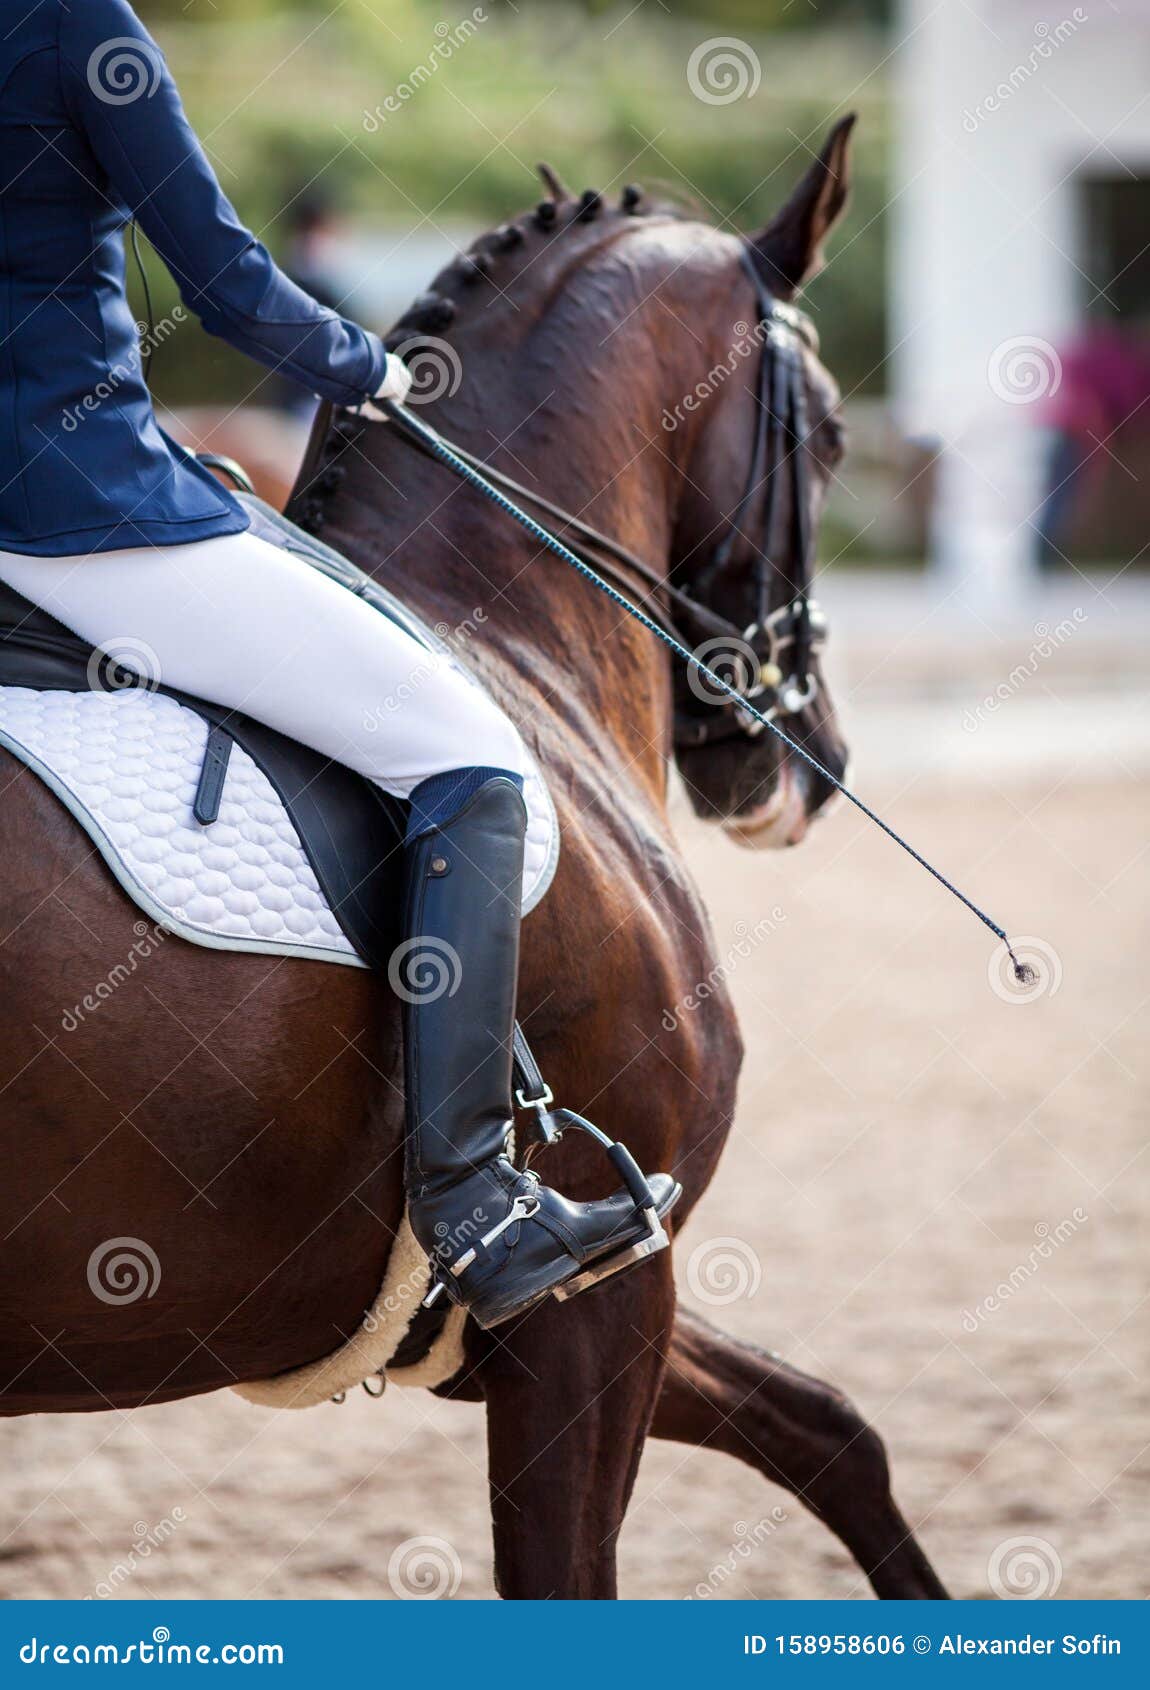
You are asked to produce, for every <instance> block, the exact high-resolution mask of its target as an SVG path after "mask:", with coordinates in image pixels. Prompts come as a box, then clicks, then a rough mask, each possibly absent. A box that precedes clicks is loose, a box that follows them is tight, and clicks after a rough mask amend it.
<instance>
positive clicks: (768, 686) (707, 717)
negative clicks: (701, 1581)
mask: <svg viewBox="0 0 1150 1690" xmlns="http://www.w3.org/2000/svg"><path fill="white" fill-rule="evenodd" d="M742 256H743V267H744V269H745V270H746V271H747V273H748V275H749V276H750V278H751V284H752V286H753V287H754V290H755V303H756V307H757V313H758V332H759V333H760V334H761V335H762V337H763V341H762V355H761V357H760V360H759V370H758V376H757V379H756V384H755V435H754V444H753V446H752V450H751V463H750V468H749V469H748V471H747V479H746V482H745V484H744V487H743V492H742V495H741V497H740V499H739V502H738V504H737V505H736V506H735V509H734V512H733V513H732V515H731V516H730V518H729V519H728V522H727V528H726V532H725V533H724V535H723V537H722V539H721V540H720V541H719V543H718V545H717V546H716V547H715V549H714V551H713V553H712V554H711V557H710V559H709V561H708V563H707V565H706V567H705V568H704V569H703V571H702V573H701V574H700V576H699V577H698V579H697V580H696V581H695V583H694V591H695V593H696V594H697V595H699V597H700V600H702V595H703V594H705V592H706V589H707V588H708V587H709V586H710V584H711V583H712V581H714V580H715V579H716V577H718V576H720V575H721V574H722V572H723V570H724V569H725V568H726V566H727V565H728V563H729V562H730V559H731V555H732V553H733V551H734V549H735V545H736V543H737V542H738V541H739V540H740V539H746V535H745V533H744V523H745V521H746V519H747V518H748V517H749V515H750V513H751V510H752V508H753V507H754V504H755V501H756V498H757V497H758V494H759V491H760V489H761V488H763V487H764V485H765V489H766V493H765V505H764V510H763V519H762V526H761V529H760V536H761V537H760V538H759V539H758V540H757V541H753V542H752V544H753V547H754V552H753V560H752V590H753V595H754V597H753V616H752V620H751V621H750V622H749V623H748V624H747V626H746V627H744V628H743V629H742V631H741V633H738V643H737V644H735V645H733V646H732V648H731V651H730V652H729V653H727V654H724V655H725V656H726V658H727V662H728V663H729V664H730V665H731V666H732V667H733V668H734V670H735V684H736V685H737V686H738V690H739V691H740V692H742V693H743V694H744V695H745V696H746V697H747V698H750V699H753V700H754V702H755V704H756V705H757V707H758V709H759V710H760V712H761V713H762V714H763V715H764V716H766V717H768V718H769V719H770V720H774V719H775V718H776V717H779V716H783V717H786V716H795V715H797V714H798V713H799V711H801V710H804V709H806V707H807V706H808V705H810V704H813V703H814V701H815V699H816V698H817V697H818V692H819V682H818V677H817V676H816V675H815V673H814V668H813V664H814V659H815V657H816V656H817V654H818V652H819V651H820V650H821V648H822V646H823V645H824V644H825V641H826V637H827V623H826V618H825V617H824V616H823V613H822V610H821V608H820V606H819V604H818V601H817V600H816V599H814V598H813V597H812V596H811V587H812V585H813V580H814V536H813V534H812V532H811V523H810V487H809V483H808V472H807V463H806V457H805V447H806V439H807V402H806V389H805V385H804V380H803V357H802V348H803V346H807V347H809V348H810V349H811V350H812V351H817V347H818V343H817V339H816V336H815V332H814V328H813V326H812V325H811V323H810V322H809V321H808V319H807V318H806V317H804V316H803V314H802V313H801V312H799V311H796V310H794V308H793V307H792V306H789V305H784V304H783V303H782V302H781V301H780V300H778V299H776V298H775V297H774V295H773V294H772V293H770V292H769V290H768V289H767V288H766V286H765V285H764V283H763V280H762V278H761V277H760V275H759V273H758V270H757V268H756V265H755V261H754V258H753V256H752V255H751V253H750V251H749V250H748V249H747V248H746V247H744V249H743V255H742ZM788 466H789V469H790V483H791V521H790V528H789V533H788V535H787V544H786V553H785V558H784V559H783V560H781V561H779V562H776V560H775V557H774V555H773V544H774V539H775V534H776V530H777V528H778V513H779V504H780V501H779V489H780V485H781V482H782V477H783V472H784V470H785V469H786V468H787V467H788ZM776 581H781V582H782V584H783V587H784V590H785V597H784V599H783V602H782V603H781V604H778V605H775V606H774V607H772V597H773V591H774V588H775V584H776ZM703 602H705V601H703ZM732 631H733V632H738V630H735V629H734V627H733V625H732ZM713 661H714V659H712V662H713ZM762 731H763V724H762V723H759V722H755V721H754V720H752V719H750V718H748V717H747V716H746V715H744V714H743V713H742V712H741V711H738V710H735V709H733V708H732V707H731V706H730V705H729V704H725V705H720V706H719V707H718V708H715V709H710V710H708V711H707V712H706V713H705V714H700V713H699V712H696V711H691V712H688V711H685V710H680V711H677V712H676V718H675V743H676V745H678V746H701V745H709V744H713V743H714V742H715V741H716V740H720V739H727V738H730V737H731V736H732V735H733V734H736V733H740V732H742V733H747V734H752V735H754V734H759V733H761V732H762Z"/></svg>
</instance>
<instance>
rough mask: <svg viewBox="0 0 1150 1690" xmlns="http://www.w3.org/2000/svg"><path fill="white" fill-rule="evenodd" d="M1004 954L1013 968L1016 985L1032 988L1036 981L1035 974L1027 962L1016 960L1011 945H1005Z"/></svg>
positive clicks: (1036, 975)
mask: <svg viewBox="0 0 1150 1690" xmlns="http://www.w3.org/2000/svg"><path fill="white" fill-rule="evenodd" d="M1006 954H1007V956H1008V957H1009V958H1010V961H1011V963H1012V965H1013V967H1014V978H1015V981H1016V982H1017V984H1018V985H1020V986H1032V985H1033V984H1034V982H1035V981H1036V980H1037V979H1038V974H1037V972H1036V971H1035V970H1034V969H1033V968H1032V967H1031V966H1030V964H1029V963H1028V962H1019V960H1018V958H1017V957H1016V956H1015V954H1014V947H1013V945H1007V947H1006Z"/></svg>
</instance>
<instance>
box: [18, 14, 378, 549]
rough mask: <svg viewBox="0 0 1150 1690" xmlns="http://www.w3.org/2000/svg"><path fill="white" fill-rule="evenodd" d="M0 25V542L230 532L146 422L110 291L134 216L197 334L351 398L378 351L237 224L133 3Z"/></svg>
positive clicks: (199, 536) (71, 545) (370, 377)
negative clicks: (197, 324)
mask: <svg viewBox="0 0 1150 1690" xmlns="http://www.w3.org/2000/svg"><path fill="white" fill-rule="evenodd" d="M2 21H3V29H2V30H0V550H6V551H12V552H28V553H34V554H36V555H38V556H48V557H54V556H62V555H65V554H68V553H75V552H91V551H107V550H109V549H111V548H113V547H132V546H146V545H171V544H179V543H181V542H186V541H191V540H204V539H209V538H211V537H213V536H215V535H219V534H234V533H238V532H239V531H240V530H241V529H244V528H246V527H247V526H248V520H249V519H248V517H247V515H246V513H245V512H244V510H243V508H242V506H241V505H240V504H239V503H238V502H237V501H236V500H235V499H233V498H232V497H231V495H230V494H229V493H227V492H226V491H225V490H224V489H223V488H222V487H221V486H220V484H219V483H218V482H217V481H216V480H215V478H214V477H213V476H212V475H210V474H209V473H208V471H207V470H205V469H202V468H201V467H200V466H199V465H198V464H197V463H196V461H195V459H194V458H193V457H192V456H191V455H190V454H189V453H187V452H185V451H184V450H183V448H182V447H180V446H178V445H176V444H175V443H174V442H173V441H172V440H170V439H169V438H168V436H167V435H166V434H165V433H164V431H163V430H162V429H161V428H160V427H159V426H158V425H157V423H156V419H155V416H154V415H153V412H152V403H151V399H150V397H149V395H148V390H147V388H146V386H145V384H144V380H143V375H142V373H141V363H140V357H139V350H138V335H137V329H136V324H135V322H134V320H133V316H132V312H131V311H130V309H129V307H128V301H127V297H126V294H125V290H124V270H125V254H124V230H125V227H126V225H127V224H128V222H129V220H130V218H131V217H132V216H133V215H134V216H135V217H136V218H137V219H138V221H139V224H140V227H141V228H142V229H143V230H144V232H145V234H146V235H147V237H148V239H149V240H150V241H151V243H152V245H153V246H154V247H155V248H156V251H157V252H158V253H159V254H160V255H161V257H162V258H163V260H164V262H165V264H167V266H168V268H169V269H170V270H171V272H172V275H173V276H174V277H175V279H176V282H177V284H178V286H179V290H180V295H181V298H182V299H183V302H184V304H185V306H187V308H188V309H189V310H190V311H193V312H194V313H195V314H196V315H197V316H198V317H199V319H200V321H201V322H202V323H203V325H204V327H205V328H206V329H208V330H210V331H211V333H213V334H217V335H220V336H221V337H222V338H223V339H224V340H226V341H228V342H229V343H230V344H231V345H232V346H234V347H237V348H238V349H239V350H240V351H241V352H246V353H248V354H250V356H251V357H253V358H257V359H259V360H260V361H261V362H262V363H264V364H267V365H270V366H271V367H272V368H274V369H276V370H278V371H280V372H281V373H283V374H284V375H287V376H290V377H292V378H294V379H295V380H296V381H298V382H300V383H301V384H302V385H303V386H305V387H307V388H308V389H310V390H311V391H312V392H314V393H318V394H321V395H322V396H323V397H324V398H327V399H332V400H334V401H336V403H338V404H357V403H359V402H360V401H361V400H362V399H363V398H365V397H366V396H367V395H368V394H371V393H374V392H375V391H376V389H377V388H378V387H379V385H380V382H381V381H382V379H383V372H384V366H385V361H386V355H385V353H384V349H383V346H382V344H381V342H380V341H379V339H378V338H377V336H375V335H373V334H369V333H368V332H367V331H366V330H364V329H361V328H359V327H357V326H356V325H355V324H354V323H350V322H347V321H345V320H344V319H343V318H342V317H340V316H339V315H338V314H337V313H336V312H334V311H329V310H326V309H325V308H324V307H322V306H320V305H318V304H317V303H316V301H315V300H313V299H312V298H310V296H309V295H308V294H306V293H304V292H303V290H302V289H301V288H298V287H297V286H296V285H295V283H294V282H292V281H289V279H288V278H287V277H286V276H285V275H284V274H283V273H282V272H281V271H280V270H278V269H277V268H276V265H275V264H274V262H273V261H272V258H271V256H270V254H269V253H268V252H267V250H266V249H265V248H264V247H263V246H262V245H261V244H260V242H259V241H257V240H256V238H255V236H254V235H252V234H250V233H249V231H248V230H247V229H245V228H244V226H243V224H242V223H241V222H240V220H239V218H238V217H237V216H236V213H235V211H234V210H233V209H232V207H231V205H229V203H228V201H227V199H226V198H225V197H224V195H223V193H222V192H221V190H220V186H219V183H218V182H217V181H216V177H215V174H214V172H213V170H212V168H211V165H210V164H209V163H208V160H207V157H206V155H205V153H204V150H203V148H202V147H201V146H200V143H199V141H198V140H197V139H196V137H195V135H194V134H193V132H192V130H191V128H190V126H189V124H188V121H187V118H186V117H185V115H184V111H183V108H182V106H181V104H180V97H179V94H178V92H177V90H176V86H175V83H174V82H173V81H172V78H171V76H170V75H169V74H168V70H167V67H166V66H165V64H164V60H163V57H162V55H161V53H160V50H159V48H158V47H157V46H156V43H155V42H154V41H153V40H152V38H151V36H150V35H149V34H148V32H147V30H146V29H145V28H144V26H143V25H142V24H141V22H140V20H139V19H138V18H137V16H136V14H135V13H134V12H133V10H132V8H131V6H129V5H128V4H127V0H5V3H4V5H3V8H2ZM170 332H171V333H173V334H179V333H187V332H188V330H187V328H186V327H184V328H180V327H178V326H177V327H174V328H172V329H171V331H170Z"/></svg>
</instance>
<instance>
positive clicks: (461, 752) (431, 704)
mask: <svg viewBox="0 0 1150 1690" xmlns="http://www.w3.org/2000/svg"><path fill="white" fill-rule="evenodd" d="M0 578H2V579H3V580H5V581H7V582H8V583H9V584H10V585H11V586H12V587H14V588H15V589H16V591H17V592H18V593H22V594H23V595H24V597H25V598H27V599H31V600H32V602H33V603H34V604H37V605H39V606H41V607H42V608H43V609H44V610H47V611H48V612H49V613H50V614H51V615H53V616H55V617H56V618H57V619H58V620H59V621H60V622H63V623H64V624H65V626H66V627H68V628H70V629H71V630H72V632H73V633H75V634H78V635H79V636H80V637H81V638H82V639H85V640H88V641H89V642H90V643H91V644H92V645H97V646H100V647H101V648H102V649H103V650H105V651H107V652H108V653H109V654H110V655H111V656H112V657H114V658H116V659H117V660H119V661H121V662H122V663H123V665H124V667H125V668H128V669H131V670H133V671H135V672H137V673H139V674H142V675H143V676H144V678H145V679H146V680H150V681H153V682H163V683H165V684H166V685H169V686H173V687H177V688H179V689H180V690H181V691H183V692H190V693H195V694H196V695H197V696H198V697H200V698H206V699H208V700H210V701H211V702H212V703H215V704H222V705H224V706H225V707H226V708H228V709H231V710H242V711H244V712H245V713H246V714H247V715H249V716H254V717H255V718H256V719H257V720H258V721H261V722H264V723H266V724H267V726H268V727H272V728H277V729H278V730H279V731H280V733H284V734H288V735H290V737H291V738H292V739H298V740H301V741H302V742H303V743H304V744H305V745H310V746H311V747H312V748H313V749H314V750H316V751H318V752H320V753H321V754H322V755H324V756H326V757H331V758H332V759H334V760H335V761H336V762H339V763H346V764H347V765H348V766H349V767H350V768H352V769H355V770H356V771H357V772H358V773H359V774H362V775H367V776H368V778H369V779H371V780H374V781H377V782H378V783H379V785H380V786H382V787H384V788H385V790H386V791H388V792H392V793H395V794H397V795H398V796H400V797H406V796H407V794H408V793H410V792H411V791H412V789H413V788H414V787H416V786H417V785H418V784H419V782H420V781H422V780H426V779H427V778H428V776H429V775H436V774H444V773H446V772H447V771H448V770H451V769H458V768H463V767H471V766H476V765H484V766H487V767H490V768H498V769H508V770H510V771H511V772H512V773H514V774H520V775H521V774H523V773H524V772H525V768H526V761H525V753H524V749H523V744H522V741H521V740H520V738H519V734H518V732H517V730H516V728H515V727H514V725H513V724H512V722H511V721H510V719H509V718H508V717H507V716H505V715H504V714H503V712H502V711H501V710H500V709H499V708H498V706H497V705H496V704H495V703H494V702H493V701H492V700H491V699H489V698H488V697H487V696H486V695H485V694H484V693H482V692H481V691H479V689H478V688H476V687H474V686H471V685H470V684H469V683H468V682H467V681H465V680H464V679H463V678H462V677H461V676H460V675H458V674H457V673H456V672H455V671H454V670H453V669H452V668H451V666H450V665H449V664H448V663H447V662H446V661H444V660H443V659H442V658H440V657H438V656H437V655H435V654H434V653H429V652H427V651H425V650H424V649H423V647H422V646H420V645H417V644H416V642H415V641H414V640H413V639H412V638H411V637H410V635H408V634H405V633H404V632H403V630H402V629H401V628H398V627H396V625H395V624H394V623H393V622H391V621H390V620H389V619H388V618H387V617H386V616H382V615H381V614H380V613H379V611H377V610H373V609H372V607H371V606H370V605H368V604H365V603H364V601H363V600H362V599H360V598H357V597H356V595H355V594H354V593H351V592H349V591H348V590H347V589H346V588H345V587H341V586H339V585H338V584H337V583H336V582H334V581H331V580H329V579H328V577H327V576H326V575H323V574H321V573H320V571H319V570H317V569H313V568H312V567H311V566H310V565H309V564H307V563H305V562H303V561H302V560H301V559H300V558H297V557H294V556H293V555H292V554H291V553H290V552H286V551H281V550H280V549H279V548H278V547H276V546H273V545H270V544H269V543H268V542H267V541H266V540H261V539H259V538H257V537H256V536H255V535H254V534H250V533H245V534H227V535H224V536H222V537H221V538H219V539H215V540H198V541H194V542H192V543H191V544H190V545H186V546H162V547H142V548H139V549H133V550H130V551H113V552H94V553H92V554H90V555H85V556H82V557H24V556H19V555H17V554H16V553H13V552H5V551H0Z"/></svg>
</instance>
